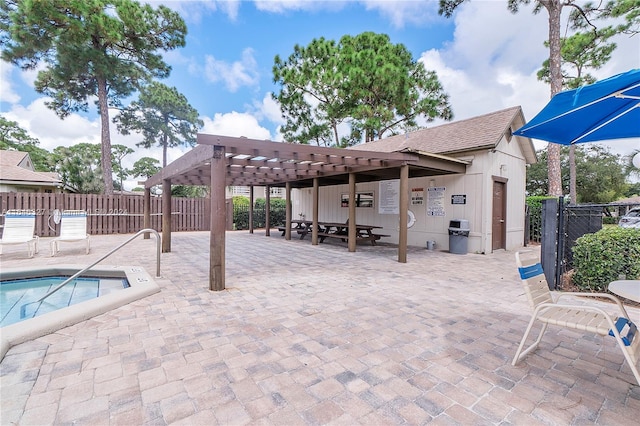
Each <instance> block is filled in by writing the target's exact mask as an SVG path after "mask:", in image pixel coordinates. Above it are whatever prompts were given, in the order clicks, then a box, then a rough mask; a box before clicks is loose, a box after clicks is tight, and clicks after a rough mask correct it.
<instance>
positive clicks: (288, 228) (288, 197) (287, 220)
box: [284, 182, 291, 241]
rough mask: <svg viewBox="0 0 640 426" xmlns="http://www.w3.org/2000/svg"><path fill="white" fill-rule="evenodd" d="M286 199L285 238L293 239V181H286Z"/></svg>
mask: <svg viewBox="0 0 640 426" xmlns="http://www.w3.org/2000/svg"><path fill="white" fill-rule="evenodd" d="M284 188H285V189H284V191H285V192H284V201H285V208H284V215H285V219H284V226H285V231H284V239H285V240H287V241H289V240H291V182H287V183H285V187H284Z"/></svg>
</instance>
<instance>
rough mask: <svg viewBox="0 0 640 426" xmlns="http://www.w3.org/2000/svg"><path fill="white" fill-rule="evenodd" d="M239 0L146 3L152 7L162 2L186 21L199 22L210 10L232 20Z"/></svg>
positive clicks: (165, 0)
mask: <svg viewBox="0 0 640 426" xmlns="http://www.w3.org/2000/svg"><path fill="white" fill-rule="evenodd" d="M240 1H241V0H198V1H189V0H187V1H184V0H150V1H147V3H149V4H151V5H152V6H153V7H157V5H159V4H162V5H165V6H167V7H168V8H170V9H173V10H174V11H176V12H178V13H179V14H180V16H181V17H182V19H184V20H185V21H187V22H195V23H197V22H200V21H202V18H203V15H206V14H208V13H210V12H216V11H218V10H219V11H221V12H222V13H224V14H226V15H227V16H228V17H229V18H230V19H231V20H232V21H235V20H236V19H237V17H238V9H239V8H240Z"/></svg>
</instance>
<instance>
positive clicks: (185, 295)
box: [0, 231, 640, 425]
mask: <svg viewBox="0 0 640 426" xmlns="http://www.w3.org/2000/svg"><path fill="white" fill-rule="evenodd" d="M128 237H129V236H125V235H111V236H94V237H92V252H91V254H90V255H84V248H83V245H82V244H66V245H63V246H62V247H61V252H60V254H59V256H58V257H55V258H51V257H49V253H48V239H42V240H41V242H40V247H41V248H40V253H39V254H38V255H36V257H35V258H33V259H26V258H25V257H26V249H25V250H22V249H18V248H17V247H8V248H6V249H5V253H4V254H3V255H2V257H1V258H0V260H1V262H2V267H17V266H25V265H26V266H28V265H43V264H56V263H65V264H68V263H77V264H81V265H87V264H89V263H90V262H91V261H92V260H94V259H98V258H99V257H100V256H102V255H104V254H105V253H106V252H107V251H109V250H110V249H112V248H114V247H115V246H117V245H118V244H119V243H120V242H122V241H124V240H125V239H126V238H128ZM208 237H209V235H208V233H175V234H173V236H172V252H171V253H166V254H163V255H162V278H161V279H159V280H158V282H159V284H160V285H161V287H162V291H161V292H160V293H157V294H155V295H152V296H150V297H147V298H145V299H142V300H138V301H136V302H133V303H131V304H129V305H126V306H124V307H121V308H118V309H115V310H113V311H111V312H109V313H107V314H103V315H100V316H97V317H95V318H93V319H90V320H87V321H85V322H82V323H79V324H77V325H75V326H71V327H68V328H65V329H62V330H60V331H58V332H56V333H53V334H51V335H47V336H44V337H41V338H39V339H36V340H33V341H29V342H26V343H23V344H21V345H17V346H14V347H13V348H11V349H10V350H9V352H8V353H7V354H6V356H5V358H4V359H3V360H2V363H1V364H0V368H1V379H2V381H1V398H2V399H1V403H2V406H1V419H0V420H1V424H2V425H9V424H20V425H30V424H83V425H147V424H153V425H156V424H158V425H161V424H185V425H215V424H220V425H245V424H256V425H257V424H265V425H271V424H273V425H325V424H332V425H357V424H361V425H396V424H407V425H418V424H425V423H430V422H431V423H433V424H447V425H456V424H459V425H468V424H474V425H485V424H487V425H488V424H526V425H535V424H562V425H565V424H576V425H577V424H602V425H627V424H632V423H635V422H636V421H637V420H638V417H639V416H640V388H639V387H638V386H637V385H636V384H634V378H633V375H632V374H631V371H630V369H629V368H628V366H626V365H624V364H623V357H622V355H621V353H620V352H619V350H618V348H617V347H616V346H615V342H614V341H613V339H606V338H605V339H603V338H601V337H596V336H594V335H590V334H583V333H579V332H572V331H569V330H564V329H559V328H551V329H550V330H549V331H548V332H547V334H546V335H545V339H544V340H543V342H542V343H541V346H540V348H539V349H538V350H537V351H536V352H535V353H533V354H531V355H529V356H528V357H527V358H526V359H525V360H524V361H523V362H521V363H520V364H518V366H516V367H512V366H511V358H512V357H513V354H514V352H515V350H516V347H517V344H518V342H519V340H520V338H521V336H522V333H523V332H524V329H525V327H526V324H527V322H528V320H529V318H530V310H529V307H528V304H527V301H526V300H525V297H524V295H523V292H522V287H521V284H520V281H519V278H518V275H517V272H516V268H515V262H514V258H513V253H511V252H502V251H501V252H497V253H493V254H490V255H480V254H467V255H455V254H450V253H447V252H441V251H427V250H425V249H423V248H412V249H410V251H409V255H408V263H406V264H400V263H397V262H396V256H397V253H396V248H395V247H394V246H389V245H380V246H377V247H372V246H364V245H363V246H358V252H356V253H348V252H347V249H346V245H345V244H341V243H339V242H334V243H324V244H321V245H319V246H312V245H311V243H310V242H309V241H308V240H306V241H300V240H291V241H284V239H283V238H282V237H280V233H278V232H274V233H272V236H271V237H269V238H266V237H265V236H264V232H263V231H261V232H257V233H256V234H253V235H250V234H248V233H247V232H230V233H227V248H226V254H227V265H226V270H227V279H226V285H227V289H226V290H225V291H223V292H216V293H214V292H210V291H208V289H207V288H208V267H209V258H208V247H209V239H208ZM103 264H105V265H117V264H126V265H141V266H144V267H145V268H146V269H147V271H149V273H151V274H152V275H153V273H154V271H155V241H154V239H153V238H152V239H151V240H143V239H138V240H136V241H134V242H132V243H131V244H129V245H127V246H125V248H124V249H123V250H121V251H119V252H117V253H116V254H114V255H113V256H112V257H110V258H109V259H107V260H105V261H104V262H103ZM630 314H631V315H633V316H634V319H635V320H639V319H640V311H639V310H638V309H635V308H632V309H631V310H630Z"/></svg>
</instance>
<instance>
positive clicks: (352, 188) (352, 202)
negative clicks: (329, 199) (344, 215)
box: [348, 173, 357, 252]
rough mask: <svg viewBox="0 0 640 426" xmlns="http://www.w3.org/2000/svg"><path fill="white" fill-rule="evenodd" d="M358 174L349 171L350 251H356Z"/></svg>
mask: <svg viewBox="0 0 640 426" xmlns="http://www.w3.org/2000/svg"><path fill="white" fill-rule="evenodd" d="M356 233H357V229H356V174H355V173H349V228H348V234H349V251H350V252H354V251H356V242H357V241H356Z"/></svg>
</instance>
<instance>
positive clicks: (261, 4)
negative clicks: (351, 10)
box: [254, 0, 348, 13]
mask: <svg viewBox="0 0 640 426" xmlns="http://www.w3.org/2000/svg"><path fill="white" fill-rule="evenodd" d="M346 3H348V1H340V0H324V1H322V0H255V1H254V4H255V6H256V9H258V10H260V11H263V12H271V13H285V12H289V11H316V10H325V11H326V10H333V11H335V10H341V9H342V8H344V6H345V4H346Z"/></svg>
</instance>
